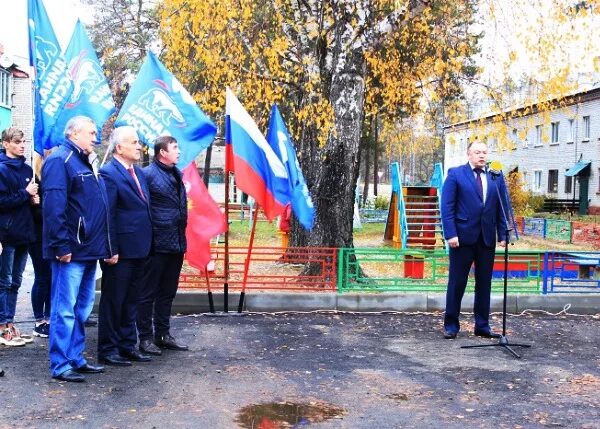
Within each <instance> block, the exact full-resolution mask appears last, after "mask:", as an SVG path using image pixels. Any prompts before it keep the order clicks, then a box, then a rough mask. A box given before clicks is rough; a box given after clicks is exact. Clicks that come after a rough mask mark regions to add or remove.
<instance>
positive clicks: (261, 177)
mask: <svg viewBox="0 0 600 429" xmlns="http://www.w3.org/2000/svg"><path fill="white" fill-rule="evenodd" d="M225 114H226V116H225V126H226V130H225V141H226V144H227V157H228V159H227V161H226V164H227V168H226V169H227V170H228V171H234V172H235V182H236V185H237V186H238V188H240V189H241V190H242V191H244V192H245V193H246V194H248V195H250V196H251V197H252V198H254V199H255V200H256V203H257V204H258V205H259V206H260V207H262V208H263V210H264V212H265V216H266V217H267V219H269V220H273V219H274V218H276V217H277V216H279V215H280V214H281V213H282V212H283V211H284V209H285V206H286V204H288V203H289V202H290V186H289V180H288V172H287V169H286V168H285V166H284V165H283V163H282V162H281V160H280V159H279V157H278V156H277V154H276V153H275V152H274V151H273V148H272V147H271V146H270V145H269V143H268V142H267V140H266V139H265V137H264V136H263V134H262V133H261V132H260V130H259V129H258V126H257V125H256V123H255V122H254V120H253V119H252V118H251V117H250V115H249V114H248V112H246V109H244V107H243V106H242V104H241V103H240V102H239V100H238V99H237V98H236V96H235V95H234V94H233V92H232V91H231V90H230V89H229V88H227V96H226V104H225Z"/></svg>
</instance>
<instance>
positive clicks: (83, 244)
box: [42, 116, 117, 382]
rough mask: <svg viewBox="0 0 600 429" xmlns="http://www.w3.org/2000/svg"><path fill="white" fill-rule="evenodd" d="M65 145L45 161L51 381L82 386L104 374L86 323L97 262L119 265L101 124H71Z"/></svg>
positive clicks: (82, 120)
mask: <svg viewBox="0 0 600 429" xmlns="http://www.w3.org/2000/svg"><path fill="white" fill-rule="evenodd" d="M65 137H66V139H65V141H64V142H63V143H62V144H61V145H60V146H59V147H58V148H57V149H55V151H54V152H53V153H52V154H51V155H50V156H49V157H48V158H47V159H46V161H45V162H44V167H43V169H42V177H43V180H44V195H43V197H44V198H43V201H44V204H43V207H42V209H43V215H44V219H45V220H46V222H45V223H44V231H43V237H42V243H43V252H44V258H45V259H48V260H50V261H51V264H52V287H51V310H50V341H49V345H48V352H49V356H50V370H51V373H52V377H53V378H56V379H58V380H62V381H72V382H82V381H85V378H84V376H83V375H82V374H84V373H98V372H102V371H104V368H103V367H102V366H95V365H92V364H89V363H88V362H87V361H86V359H85V358H84V356H83V351H84V349H85V330H84V322H85V321H86V319H87V318H88V316H89V315H90V313H91V311H92V306H93V304H94V292H95V275H96V264H97V261H98V260H102V259H103V260H104V261H105V262H106V263H109V264H114V263H115V262H116V259H117V255H116V254H114V256H113V251H112V249H111V242H110V236H109V228H110V225H109V223H108V201H107V196H106V188H105V185H104V181H103V180H102V178H101V177H98V176H97V175H96V173H95V172H94V169H93V167H92V164H91V158H92V157H94V156H95V153H94V143H95V141H96V124H95V123H94V121H92V120H91V119H90V118H88V117H86V116H76V117H74V118H72V119H70V120H69V121H68V122H67V125H66V127H65Z"/></svg>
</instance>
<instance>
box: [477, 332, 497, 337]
mask: <svg viewBox="0 0 600 429" xmlns="http://www.w3.org/2000/svg"><path fill="white" fill-rule="evenodd" d="M475 335H476V336H478V337H483V338H500V336H501V335H500V334H496V333H494V332H490V331H475Z"/></svg>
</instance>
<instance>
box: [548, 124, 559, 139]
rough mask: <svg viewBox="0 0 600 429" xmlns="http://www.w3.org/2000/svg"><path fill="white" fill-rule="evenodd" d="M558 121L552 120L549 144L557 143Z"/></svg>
mask: <svg viewBox="0 0 600 429" xmlns="http://www.w3.org/2000/svg"><path fill="white" fill-rule="evenodd" d="M559 125H560V122H552V124H551V135H552V139H551V140H550V143H551V144H558V129H559V127H558V126H559Z"/></svg>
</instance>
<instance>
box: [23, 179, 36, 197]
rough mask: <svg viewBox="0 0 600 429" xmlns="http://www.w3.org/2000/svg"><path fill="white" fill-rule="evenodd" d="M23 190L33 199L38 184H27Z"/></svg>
mask: <svg viewBox="0 0 600 429" xmlns="http://www.w3.org/2000/svg"><path fill="white" fill-rule="evenodd" d="M25 190H26V191H27V193H28V194H29V195H31V196H32V197H33V196H34V195H36V194H37V191H38V184H37V183H35V182H29V185H27V187H26V188H25Z"/></svg>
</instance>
